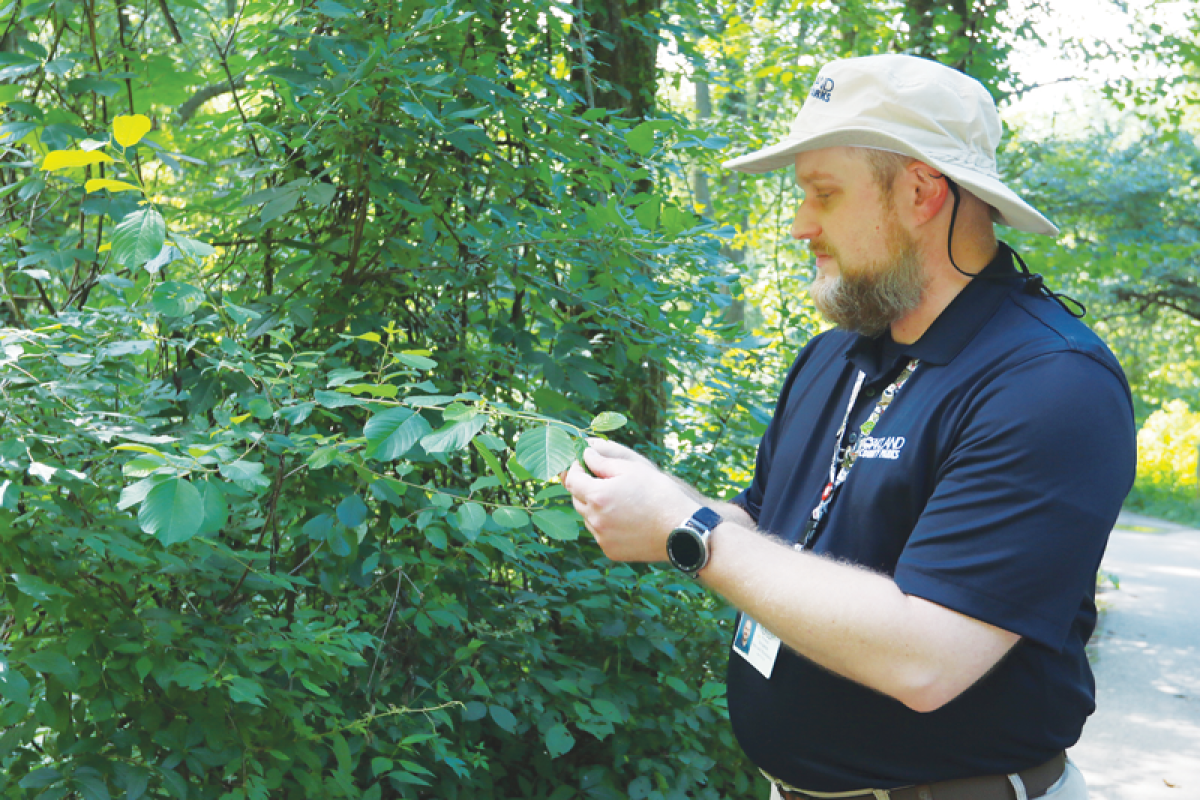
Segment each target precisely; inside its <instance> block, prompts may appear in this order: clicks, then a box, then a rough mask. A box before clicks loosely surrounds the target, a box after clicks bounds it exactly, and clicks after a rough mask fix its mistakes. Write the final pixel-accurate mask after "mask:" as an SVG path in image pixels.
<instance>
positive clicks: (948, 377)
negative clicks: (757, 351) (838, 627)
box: [727, 245, 1136, 792]
mask: <svg viewBox="0 0 1200 800" xmlns="http://www.w3.org/2000/svg"><path fill="white" fill-rule="evenodd" d="M910 358H918V359H920V366H919V367H918V368H917V370H916V372H915V373H913V375H912V377H911V378H910V379H909V380H908V382H907V383H906V384H905V385H904V386H903V388H901V389H900V391H899V393H898V394H897V396H896V398H895V399H894V400H893V402H892V403H891V405H890V406H889V407H888V408H887V410H886V411H885V412H884V413H883V416H882V417H881V418H880V420H879V422H878V424H877V426H876V427H875V429H874V430H873V431H872V432H871V436H870V439H872V440H873V441H870V442H867V443H866V445H867V446H866V447H865V448H864V450H863V455H861V456H860V457H859V458H858V460H857V462H856V463H855V464H854V466H853V468H852V469H851V471H850V475H849V477H848V479H847V480H846V483H845V484H844V485H843V486H842V488H841V490H840V493H839V495H838V496H837V497H836V498H835V500H834V502H833V504H832V506H831V507H830V509H829V512H828V514H827V516H826V518H825V520H824V522H823V524H822V526H821V528H820V530H819V533H818V536H817V539H816V540H815V546H814V550H815V552H817V553H820V554H824V555H827V556H830V557H833V558H837V559H843V560H847V561H850V562H853V563H855V564H859V565H862V566H864V567H867V568H869V569H872V570H875V571H878V572H881V573H884V574H887V575H891V576H893V578H894V580H895V581H896V583H897V585H898V586H899V587H900V589H901V590H902V591H904V592H905V593H906V594H909V595H914V596H917V597H922V598H924V599H926V600H930V601H932V602H934V603H938V604H940V605H942V606H945V607H947V608H950V609H953V610H955V611H958V612H960V613H963V614H966V615H967V616H970V617H973V618H975V619H979V620H983V621H985V622H988V623H991V624H992V625H996V626H998V627H1000V628H1003V629H1005V630H1008V631H1011V632H1013V633H1016V634H1019V635H1020V636H1021V639H1020V641H1019V643H1018V644H1017V645H1016V646H1015V647H1014V648H1013V650H1012V651H1011V652H1010V653H1009V654H1008V655H1007V656H1006V657H1005V658H1004V659H1003V660H1002V661H1001V662H1000V664H999V665H998V666H997V667H996V668H995V669H993V670H992V671H991V672H990V673H988V675H986V676H985V677H984V678H982V679H981V680H980V681H979V682H978V683H976V684H975V685H974V686H972V687H971V688H970V689H968V690H967V691H966V692H964V693H963V694H962V695H961V696H959V697H958V698H956V699H955V700H953V701H951V702H950V703H948V704H946V705H945V706H943V707H942V708H940V709H938V710H936V711H933V712H930V713H925V714H922V713H918V712H915V711H912V710H911V709H909V708H907V707H906V706H904V705H903V704H902V703H900V702H899V701H897V700H893V699H892V698H890V697H887V696H885V695H882V694H880V693H877V692H875V691H874V690H871V689H868V688H865V687H863V686H861V685H859V684H856V683H854V682H852V681H849V680H846V679H844V678H841V677H839V676H837V675H835V674H833V673H831V672H829V671H827V670H825V669H823V668H821V667H819V666H817V665H815V664H814V663H813V662H811V661H809V660H807V659H805V658H804V657H802V656H800V655H797V654H796V653H794V652H792V651H790V650H788V649H787V648H786V647H785V648H782V649H781V650H780V652H779V656H778V659H777V661H776V663H775V668H774V671H773V673H772V676H771V678H770V679H769V680H768V679H766V678H764V677H763V676H762V675H761V674H760V673H759V672H758V671H757V670H756V669H755V668H754V667H753V666H751V665H750V664H749V663H748V662H746V661H745V660H744V659H743V658H742V657H741V656H740V655H738V654H736V653H731V655H730V661H729V671H728V679H727V684H728V698H729V714H730V718H731V720H732V722H733V727H734V731H735V733H736V735H737V737H738V740H739V742H740V743H741V745H742V747H743V749H744V750H745V751H746V753H747V755H748V756H749V757H750V758H751V760H752V761H753V762H754V763H755V764H756V765H758V766H759V767H761V768H763V769H765V770H766V771H767V772H769V773H770V774H772V775H774V776H775V777H777V778H780V779H782V780H784V781H786V782H788V783H790V784H792V785H794V786H796V787H798V788H802V789H812V790H814V791H822V792H839V791H849V790H853V789H859V788H891V787H896V786H904V785H910V784H917V783H925V782H932V781H938V780H948V779H952V778H962V777H971V776H978V775H990V774H1002V773H1011V772H1016V771H1019V770H1021V769H1025V768H1028V767H1031V766H1034V765H1036V764H1040V763H1042V762H1044V761H1046V760H1048V759H1049V758H1051V757H1052V756H1053V755H1054V754H1055V753H1058V752H1060V751H1062V750H1063V749H1065V748H1067V747H1069V746H1071V745H1072V744H1074V743H1075V742H1076V741H1077V740H1078V738H1079V733H1080V731H1081V729H1082V727H1083V723H1084V720H1085V719H1086V717H1087V716H1088V715H1089V714H1090V713H1091V712H1092V711H1093V709H1094V707H1095V702H1094V696H1095V685H1094V681H1093V679H1092V673H1091V669H1090V668H1089V666H1088V662H1087V657H1086V655H1085V653H1084V645H1085V644H1086V643H1087V640H1088V637H1089V636H1090V635H1091V633H1092V630H1093V628H1094V627H1095V623H1096V607H1095V603H1094V593H1095V578H1096V571H1097V569H1098V568H1099V565H1100V558H1101V555H1102V554H1103V552H1104V547H1105V544H1106V542H1107V540H1108V534H1109V531H1110V530H1111V528H1112V525H1113V522H1114V521H1115V519H1116V516H1117V512H1118V511H1119V510H1120V506H1121V502H1122V500H1123V499H1124V497H1125V495H1126V493H1127V492H1128V491H1129V488H1130V486H1131V485H1132V483H1133V477H1134V469H1135V461H1136V450H1135V429H1134V419H1133V410H1132V403H1131V401H1130V395H1129V387H1128V384H1127V383H1126V381H1125V377H1124V374H1123V373H1122V372H1121V368H1120V366H1119V365H1118V364H1117V361H1116V359H1115V358H1114V357H1113V355H1112V353H1111V352H1110V351H1109V350H1108V348H1107V347H1105V346H1104V344H1103V343H1102V342H1101V341H1100V339H1099V338H1098V337H1097V336H1096V335H1095V334H1094V333H1092V331H1091V330H1089V329H1088V328H1087V326H1085V325H1084V324H1083V323H1081V322H1080V321H1078V320H1076V319H1074V318H1072V317H1071V316H1070V315H1069V314H1067V313H1066V312H1065V311H1064V309H1063V308H1062V307H1061V306H1060V305H1059V304H1058V303H1057V302H1055V301H1054V300H1052V299H1050V298H1047V297H1045V296H1044V295H1042V294H1041V293H1039V292H1036V291H1033V290H1032V286H1027V279H1026V278H1025V276H1024V275H1023V274H1022V273H1019V272H1017V271H1016V270H1015V269H1014V267H1013V264H1012V257H1011V251H1010V250H1009V249H1008V248H1007V246H1006V245H1002V246H1001V248H1000V251H999V254H998V255H997V257H996V258H995V259H994V260H993V261H992V263H991V264H989V265H988V267H987V268H986V270H984V272H983V273H982V274H981V275H980V277H978V278H976V279H975V280H973V281H971V283H970V284H968V285H967V286H966V288H965V289H964V290H963V291H962V292H961V293H960V294H959V295H958V296H957V297H956V298H955V299H954V301H953V302H952V303H951V304H950V306H948V307H947V308H946V310H945V311H944V312H943V313H942V314H941V315H940V316H939V317H938V318H937V320H935V321H934V323H933V325H932V326H931V327H930V328H929V329H928V330H927V331H926V332H925V334H924V335H923V336H922V337H921V338H920V340H918V341H917V342H916V343H914V344H911V345H899V344H897V343H895V342H894V341H892V340H891V338H890V336H889V335H888V334H886V333H885V334H884V335H883V336H882V337H880V338H878V339H868V338H865V337H860V336H857V335H854V334H851V333H847V332H844V331H831V332H828V333H825V334H822V335H820V336H817V337H815V338H814V339H813V340H812V341H811V342H810V343H809V344H808V345H807V346H806V347H805V348H804V350H803V351H802V352H801V353H800V355H799V357H798V358H797V359H796V362H795V364H794V365H793V366H792V369H791V371H790V372H789V374H788V377H787V380H786V382H785V383H784V386H783V391H782V393H781V395H780V397H779V402H778V405H777V407H776V410H775V416H774V418H773V419H772V421H771V424H770V426H769V427H768V429H767V432H766V434H765V436H764V437H763V440H762V442H761V444H760V445H759V451H758V462H757V466H756V470H755V474H754V480H753V482H752V483H751V485H750V486H749V487H748V488H747V489H746V490H745V491H744V492H742V494H741V495H739V497H738V498H737V500H736V501H735V502H737V503H738V504H739V505H741V506H743V507H744V508H745V509H746V510H747V511H748V512H749V513H750V514H751V515H752V516H753V517H755V519H756V520H757V521H758V525H759V527H760V529H762V530H764V531H767V532H769V533H772V534H774V535H776V536H779V537H781V538H783V539H786V540H788V541H792V542H795V541H796V540H797V539H798V538H799V537H800V535H801V532H802V529H803V527H804V523H805V521H806V519H807V518H808V516H809V514H810V512H811V511H812V508H813V506H814V505H815V504H816V502H817V500H818V498H819V496H820V493H821V490H822V489H823V488H824V485H825V483H826V481H827V480H828V475H829V464H830V459H831V457H832V455H833V450H834V446H835V438H836V434H837V430H838V427H839V426H840V424H841V422H842V418H843V416H844V414H845V412H846V405H847V403H848V401H849V398H850V395H851V391H852V388H853V386H854V382H855V378H856V376H857V374H858V372H859V370H862V371H864V372H865V373H866V383H865V385H864V387H863V391H862V392H860V395H859V400H858V402H857V404H856V408H855V410H854V413H853V416H852V421H853V426H852V428H851V430H857V429H858V426H859V424H861V422H862V421H863V420H864V419H866V417H867V416H868V415H869V414H870V412H871V410H872V409H873V408H874V406H875V401H876V400H877V399H878V397H879V393H880V391H881V390H882V389H883V388H885V387H886V386H887V385H888V384H889V383H890V382H891V381H892V380H894V379H895V377H896V376H897V375H898V374H899V372H900V371H901V370H902V369H903V367H904V365H905V364H906V363H907V361H908V359H910Z"/></svg>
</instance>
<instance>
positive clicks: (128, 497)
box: [117, 445, 170, 511]
mask: <svg viewBox="0 0 1200 800" xmlns="http://www.w3.org/2000/svg"><path fill="white" fill-rule="evenodd" d="M123 446H124V447H137V446H138V445H123ZM155 452H157V451H155ZM159 458H162V456H161V455H160V456H159ZM163 463H164V462H161V461H160V462H159V464H158V466H162V465H163ZM167 480H170V479H169V478H168V477H167V476H165V475H151V476H149V477H148V478H143V479H142V480H140V481H138V482H137V483H134V484H130V485H129V486H126V487H125V488H124V489H122V490H121V497H120V499H119V500H118V501H117V508H118V509H120V510H121V511H124V510H125V509H127V508H131V507H133V506H136V505H137V504H138V503H141V502H142V501H143V500H145V499H146V496H147V495H149V494H150V491H151V490H152V489H153V488H154V487H155V486H158V485H159V484H160V483H162V482H163V481H167Z"/></svg>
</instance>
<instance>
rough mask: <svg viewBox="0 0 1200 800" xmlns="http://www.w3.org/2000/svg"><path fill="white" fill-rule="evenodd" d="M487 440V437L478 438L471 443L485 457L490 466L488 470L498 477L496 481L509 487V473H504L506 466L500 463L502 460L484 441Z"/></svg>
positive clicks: (484, 459)
mask: <svg viewBox="0 0 1200 800" xmlns="http://www.w3.org/2000/svg"><path fill="white" fill-rule="evenodd" d="M485 438H487V437H486V436H477V437H475V438H474V439H473V440H472V441H471V443H472V444H474V445H475V449H476V450H478V451H479V455H480V456H482V457H483V461H484V463H485V464H487V465H488V469H490V470H491V471H492V474H493V475H495V476H496V479H497V480H498V481H500V485H501V486H508V473H507V472H505V471H504V466H503V465H502V464H501V463H500V459H498V458H496V454H495V453H493V452H492V451H491V449H490V448H489V447H488V446H487V445H486V444H484V442H483V441H482V440H483V439H485Z"/></svg>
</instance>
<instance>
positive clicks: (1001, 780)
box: [767, 753, 1067, 800]
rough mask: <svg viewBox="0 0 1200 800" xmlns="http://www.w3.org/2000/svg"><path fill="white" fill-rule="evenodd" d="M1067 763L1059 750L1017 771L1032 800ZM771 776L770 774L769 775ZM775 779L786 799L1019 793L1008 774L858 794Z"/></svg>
mask: <svg viewBox="0 0 1200 800" xmlns="http://www.w3.org/2000/svg"><path fill="white" fill-rule="evenodd" d="M1066 766H1067V754H1066V753H1059V754H1058V755H1056V756H1055V757H1054V758H1052V759H1050V760H1049V761H1047V762H1046V763H1045V764H1040V765H1038V766H1036V767H1032V768H1031V769H1027V770H1023V771H1021V772H1018V773H1016V774H1017V776H1018V777H1020V779H1021V783H1023V784H1024V785H1025V796H1026V797H1028V798H1029V800H1034V798H1036V797H1041V796H1042V795H1044V794H1045V793H1046V790H1047V789H1049V788H1050V787H1051V786H1053V785H1054V784H1055V783H1056V782H1057V781H1058V779H1059V778H1061V777H1062V774H1063V770H1065V769H1066ZM767 777H770V776H767ZM771 782H772V783H774V784H775V788H776V789H777V790H778V791H779V794H780V795H781V796H782V797H783V798H784V800H826V798H829V797H837V798H839V800H840V799H841V798H845V800H853V798H857V797H863V798H879V800H885V799H886V800H1016V798H1017V793H1016V790H1015V789H1014V788H1013V785H1012V783H1011V782H1010V781H1009V777H1008V776H1007V775H985V776H983V777H981V778H960V779H957V780H952V781H938V782H937V783H925V784H921V785H920V786H904V787H902V788H899V789H878V790H874V789H864V790H862V791H861V792H858V793H854V792H851V793H842V792H838V793H836V794H809V793H808V792H804V791H801V790H799V789H794V788H792V787H790V786H788V785H787V784H785V783H783V782H782V781H779V780H777V779H774V778H772V779H771Z"/></svg>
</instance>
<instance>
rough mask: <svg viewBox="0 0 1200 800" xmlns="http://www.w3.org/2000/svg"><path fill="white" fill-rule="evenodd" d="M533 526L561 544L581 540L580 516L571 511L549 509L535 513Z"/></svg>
mask: <svg viewBox="0 0 1200 800" xmlns="http://www.w3.org/2000/svg"><path fill="white" fill-rule="evenodd" d="M533 524H534V527H536V528H537V529H538V530H539V531H541V532H542V533H544V534H546V535H547V536H549V537H550V538H551V539H557V540H559V541H560V542H573V541H575V540H576V539H578V538H579V516H578V515H577V514H575V513H573V512H570V511H564V510H562V509H558V508H549V509H546V510H544V511H535V512H533Z"/></svg>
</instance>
